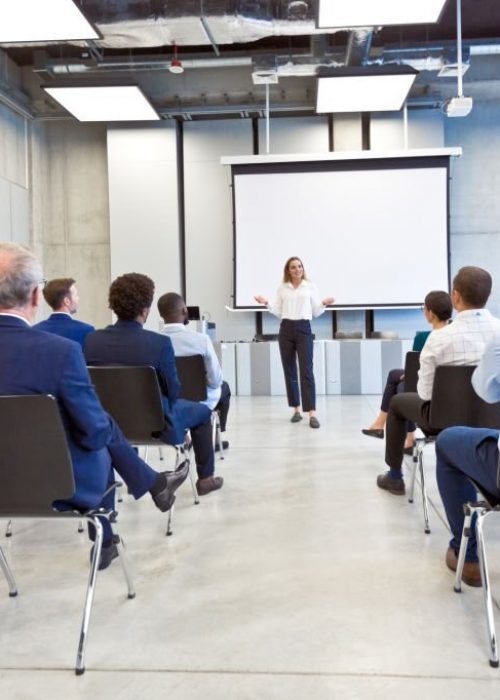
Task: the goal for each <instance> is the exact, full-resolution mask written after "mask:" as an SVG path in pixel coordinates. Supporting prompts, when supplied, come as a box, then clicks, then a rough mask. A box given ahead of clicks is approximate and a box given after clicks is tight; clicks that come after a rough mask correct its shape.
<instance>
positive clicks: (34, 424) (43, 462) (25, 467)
mask: <svg viewBox="0 0 500 700" xmlns="http://www.w3.org/2000/svg"><path fill="white" fill-rule="evenodd" d="M74 493H75V479H74V476H73V465H72V463H71V456H70V453H69V449H68V443H67V440H66V433H65V432H64V427H63V423H62V420H61V414H60V412H59V406H58V405H57V401H56V400H55V399H54V398H53V397H52V396H47V395H31V396H0V515H1V516H2V517H19V516H29V517H46V516H50V515H56V513H55V511H54V509H53V507H52V504H53V503H54V501H69V500H71V497H72V496H73V494H74Z"/></svg>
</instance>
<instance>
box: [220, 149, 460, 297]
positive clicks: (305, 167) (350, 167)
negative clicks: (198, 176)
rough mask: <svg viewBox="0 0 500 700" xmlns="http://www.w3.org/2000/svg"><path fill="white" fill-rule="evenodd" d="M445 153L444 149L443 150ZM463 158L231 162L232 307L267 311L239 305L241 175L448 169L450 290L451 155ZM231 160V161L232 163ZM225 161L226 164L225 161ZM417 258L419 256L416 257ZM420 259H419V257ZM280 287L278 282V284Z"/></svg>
mask: <svg viewBox="0 0 500 700" xmlns="http://www.w3.org/2000/svg"><path fill="white" fill-rule="evenodd" d="M443 150H444V149H443ZM451 155H460V153H458V154H456V153H451V152H448V153H437V154H434V155H431V154H425V155H418V156H417V155H413V154H410V153H409V154H408V156H406V157H405V156H401V155H400V153H399V152H398V157H393V158H391V157H388V156H386V155H381V156H380V157H376V156H375V157H374V156H372V157H368V158H366V157H364V158H363V157H361V158H359V157H358V158H356V157H346V158H344V159H340V158H338V157H337V158H331V159H327V158H320V159H311V160H306V159H303V157H302V158H301V159H300V160H297V161H294V160H288V159H286V160H279V161H278V162H276V161H272V160H268V159H264V158H259V157H257V158H255V159H254V161H253V162H246V163H245V162H241V161H240V160H239V159H228V160H227V161H226V162H227V164H229V165H231V199H232V216H233V222H232V224H233V291H232V295H231V296H232V301H233V308H234V309H240V310H248V311H266V308H265V307H263V306H262V305H260V304H252V305H244V304H237V303H236V287H237V279H236V267H237V265H236V261H237V237H236V201H235V198H236V195H235V189H236V188H235V176H238V175H253V174H255V175H262V174H264V175H265V174H280V173H306V172H307V173H310V172H341V171H342V172H346V171H350V172H352V171H360V170H362V171H366V170H402V169H410V170H415V169H428V168H433V167H436V168H444V169H445V170H446V266H447V282H448V290H446V291H449V290H450V288H451V270H450V266H451V255H450V179H451V178H450V156H451ZM231 161H232V162H231ZM238 161H239V162H238ZM223 162H224V161H223ZM415 255H416V254H415ZM416 259H417V258H416ZM277 284H278V281H277ZM421 303H422V302H420V303H404V302H403V303H397V302H394V303H393V304H387V303H384V304H373V303H362V304H332V305H331V306H328V307H327V308H328V309H330V310H332V311H334V310H342V309H344V310H346V309H404V308H409V309H414V308H418V307H419V306H420V305H421Z"/></svg>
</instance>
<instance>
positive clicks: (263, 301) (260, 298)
mask: <svg viewBox="0 0 500 700" xmlns="http://www.w3.org/2000/svg"><path fill="white" fill-rule="evenodd" d="M254 299H255V301H257V302H258V303H259V304H264V306H267V304H268V301H267V299H266V298H265V297H254Z"/></svg>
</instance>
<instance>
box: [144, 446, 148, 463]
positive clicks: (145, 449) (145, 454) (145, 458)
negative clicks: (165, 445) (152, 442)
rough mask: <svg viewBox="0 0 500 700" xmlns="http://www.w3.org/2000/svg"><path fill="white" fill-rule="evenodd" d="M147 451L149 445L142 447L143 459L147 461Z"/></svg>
mask: <svg viewBox="0 0 500 700" xmlns="http://www.w3.org/2000/svg"><path fill="white" fill-rule="evenodd" d="M148 452H149V445H146V447H145V448H144V461H145V462H146V463H147V461H148Z"/></svg>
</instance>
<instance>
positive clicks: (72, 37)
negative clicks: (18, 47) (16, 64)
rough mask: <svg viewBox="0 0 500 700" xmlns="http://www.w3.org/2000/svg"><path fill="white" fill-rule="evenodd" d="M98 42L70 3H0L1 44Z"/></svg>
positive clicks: (18, 0) (54, 0) (38, 0)
mask: <svg viewBox="0 0 500 700" xmlns="http://www.w3.org/2000/svg"><path fill="white" fill-rule="evenodd" d="M99 38H101V35H100V34H99V32H98V31H97V30H96V29H95V27H93V26H92V24H90V22H89V21H88V20H87V19H86V18H85V17H84V15H83V14H82V13H81V12H80V10H79V9H78V7H77V6H76V5H75V3H74V2H73V0H50V2H43V0H10V2H8V1H7V0H2V2H0V44H15V43H18V42H23V43H24V42H37V41H76V40H85V39H99Z"/></svg>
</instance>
